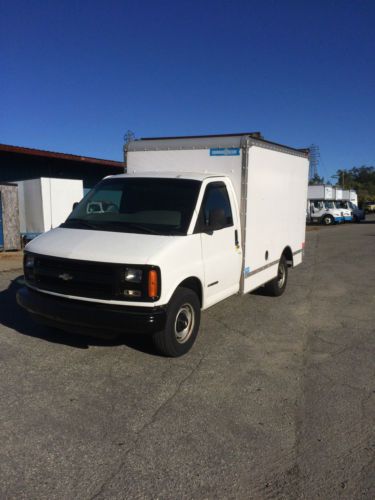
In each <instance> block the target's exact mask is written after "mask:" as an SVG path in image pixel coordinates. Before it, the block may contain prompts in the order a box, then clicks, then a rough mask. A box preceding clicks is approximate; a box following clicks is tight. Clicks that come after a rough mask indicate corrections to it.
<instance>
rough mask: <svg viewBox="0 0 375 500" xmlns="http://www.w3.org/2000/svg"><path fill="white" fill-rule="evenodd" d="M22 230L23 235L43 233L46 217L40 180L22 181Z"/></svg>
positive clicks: (20, 186) (20, 185) (20, 194)
mask: <svg viewBox="0 0 375 500" xmlns="http://www.w3.org/2000/svg"><path fill="white" fill-rule="evenodd" d="M17 184H18V186H19V200H20V202H19V203H20V229H21V232H22V233H43V232H44V216H43V202H42V188H41V182H40V179H31V180H27V181H20V182H18V183H17Z"/></svg>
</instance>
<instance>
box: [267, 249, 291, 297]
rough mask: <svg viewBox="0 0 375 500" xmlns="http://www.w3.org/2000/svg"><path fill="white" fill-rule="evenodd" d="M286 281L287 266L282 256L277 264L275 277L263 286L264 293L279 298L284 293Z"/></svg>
mask: <svg viewBox="0 0 375 500" xmlns="http://www.w3.org/2000/svg"><path fill="white" fill-rule="evenodd" d="M287 281H288V264H287V261H286V258H285V256H284V255H283V256H282V257H281V259H280V262H279V267H278V269H277V276H276V278H274V279H273V280H271V281H269V282H268V283H266V285H265V289H266V292H267V293H268V295H271V296H272V297H279V296H280V295H282V294H283V293H284V292H285V288H286V284H287Z"/></svg>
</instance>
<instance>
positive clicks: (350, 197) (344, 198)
mask: <svg viewBox="0 0 375 500" xmlns="http://www.w3.org/2000/svg"><path fill="white" fill-rule="evenodd" d="M339 208H343V209H346V210H348V211H350V212H351V213H352V216H353V218H352V220H354V221H355V222H361V221H362V220H365V219H366V213H365V210H363V209H361V208H359V207H358V196H357V193H356V191H355V190H354V189H343V190H342V192H341V202H340V203H339Z"/></svg>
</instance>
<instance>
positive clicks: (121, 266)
mask: <svg viewBox="0 0 375 500" xmlns="http://www.w3.org/2000/svg"><path fill="white" fill-rule="evenodd" d="M126 161H127V170H128V172H127V173H126V174H123V175H117V176H110V177H108V178H105V179H103V181H102V182H101V183H99V184H98V185H97V186H96V187H95V188H94V189H93V190H92V192H90V193H89V194H88V195H87V196H86V197H85V198H84V200H82V202H81V203H80V204H79V205H78V206H77V207H76V208H75V210H74V211H73V213H72V214H71V215H70V216H69V217H68V219H67V221H66V222H65V223H64V224H63V225H62V226H61V227H59V228H57V229H55V230H53V231H50V232H48V233H47V234H44V235H42V236H40V237H39V238H36V239H35V240H33V241H32V242H31V243H29V244H28V245H27V247H26V255H25V279H26V284H27V287H26V288H24V289H21V290H19V292H18V295H17V300H18V302H19V304H20V305H21V306H23V307H24V308H26V309H27V310H28V311H30V312H31V313H32V314H33V315H34V316H36V317H38V318H39V320H41V321H45V322H47V323H49V324H51V323H52V324H53V325H54V326H56V327H59V328H62V329H65V330H73V331H77V329H78V328H79V329H82V328H86V329H88V330H89V331H90V333H91V334H93V333H94V334H97V335H102V334H103V332H106V331H108V330H112V331H115V332H117V333H118V332H121V331H133V332H134V331H136V332H149V333H150V334H152V335H153V340H154V344H155V346H156V348H157V350H158V351H159V352H161V353H163V354H166V355H168V356H180V355H182V354H184V353H185V352H187V351H188V350H189V349H190V348H191V346H192V345H193V343H194V341H195V338H196V336H197V334H198V331H199V323H200V314H201V310H205V309H207V308H208V307H210V306H212V305H214V304H216V303H218V302H220V301H221V300H223V299H225V298H226V297H229V296H231V295H234V294H238V293H239V294H245V293H248V292H250V291H251V290H254V289H256V288H258V287H260V286H262V285H264V286H265V289H266V290H267V292H268V293H269V294H271V295H274V296H279V295H281V294H282V293H283V292H284V290H285V288H286V284H287V278H288V268H291V267H295V266H297V265H298V264H300V263H301V262H302V258H303V251H304V245H305V210H306V195H307V179H308V169H309V162H308V151H307V150H299V149H294V148H291V147H286V146H281V145H279V144H275V143H272V142H270V141H266V140H264V139H262V138H260V137H258V136H257V137H254V136H252V135H251V134H239V135H229V136H214V137H211V136H206V137H188V138H186V137H185V138H162V139H160V138H159V139H145V140H137V141H132V142H130V143H129V144H128V147H127V151H126ZM67 299H68V300H67Z"/></svg>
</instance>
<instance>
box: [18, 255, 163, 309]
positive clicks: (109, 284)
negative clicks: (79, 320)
mask: <svg viewBox="0 0 375 500" xmlns="http://www.w3.org/2000/svg"><path fill="white" fill-rule="evenodd" d="M27 255H31V256H33V257H34V266H32V267H31V268H28V267H24V270H25V279H26V282H27V283H29V284H30V285H32V286H35V287H36V288H38V289H40V290H45V291H49V292H55V293H61V294H63V295H73V296H76V297H87V298H92V299H102V300H127V301H129V300H130V301H131V302H137V301H141V302H155V301H156V300H158V299H159V297H160V292H161V276H160V269H159V268H158V267H155V266H149V265H138V264H136V265H130V264H112V263H107V262H90V261H85V260H73V259H65V258H61V257H49V256H46V255H38V254H33V253H31V252H26V253H25V259H26V257H27ZM128 267H130V268H137V269H141V270H142V272H143V277H142V280H141V283H131V282H127V281H125V271H126V268H128ZM151 269H154V270H156V272H157V275H158V295H157V296H156V297H149V296H148V272H149V270H151ZM129 290H135V291H138V295H136V296H129V294H128V293H127V292H129Z"/></svg>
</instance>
